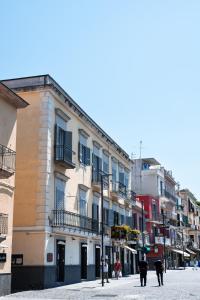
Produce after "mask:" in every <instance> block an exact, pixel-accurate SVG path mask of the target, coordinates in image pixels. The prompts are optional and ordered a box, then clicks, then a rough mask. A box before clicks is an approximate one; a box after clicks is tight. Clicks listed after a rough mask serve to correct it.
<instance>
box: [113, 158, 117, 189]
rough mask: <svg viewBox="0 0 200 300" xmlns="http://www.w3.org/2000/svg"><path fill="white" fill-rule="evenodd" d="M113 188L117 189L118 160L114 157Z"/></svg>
mask: <svg viewBox="0 0 200 300" xmlns="http://www.w3.org/2000/svg"><path fill="white" fill-rule="evenodd" d="M112 190H113V191H117V162H116V161H115V160H114V159H112Z"/></svg>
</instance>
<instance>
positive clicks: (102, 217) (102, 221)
mask: <svg viewBox="0 0 200 300" xmlns="http://www.w3.org/2000/svg"><path fill="white" fill-rule="evenodd" d="M100 175H101V284H102V286H104V272H103V267H104V264H103V263H104V242H103V234H104V213H103V184H104V178H105V177H108V178H109V176H111V175H112V174H100Z"/></svg>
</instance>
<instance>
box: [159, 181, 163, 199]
mask: <svg viewBox="0 0 200 300" xmlns="http://www.w3.org/2000/svg"><path fill="white" fill-rule="evenodd" d="M160 195H161V196H162V195H163V182H162V181H160Z"/></svg>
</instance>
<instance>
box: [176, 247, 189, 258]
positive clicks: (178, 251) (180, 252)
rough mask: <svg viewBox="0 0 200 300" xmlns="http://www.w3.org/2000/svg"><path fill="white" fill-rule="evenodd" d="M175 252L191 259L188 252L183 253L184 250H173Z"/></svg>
mask: <svg viewBox="0 0 200 300" xmlns="http://www.w3.org/2000/svg"><path fill="white" fill-rule="evenodd" d="M171 250H172V251H173V252H176V253H179V254H181V255H183V254H184V256H185V257H190V254H188V253H187V252H183V251H182V250H179V249H171Z"/></svg>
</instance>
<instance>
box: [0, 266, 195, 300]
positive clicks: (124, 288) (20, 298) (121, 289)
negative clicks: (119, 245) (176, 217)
mask: <svg viewBox="0 0 200 300" xmlns="http://www.w3.org/2000/svg"><path fill="white" fill-rule="evenodd" d="M24 299H29V300H31V299H41V300H44V299H46V300H48V299H65V300H95V299H96V300H102V299H104V300H111V299H113V300H119V299H120V300H138V299H140V300H146V299H153V300H156V299H168V300H175V299H176V300H179V299H183V300H188V299H194V300H196V299H199V300H200V269H198V270H193V269H191V268H188V269H186V270H170V271H167V273H166V274H165V275H164V286H162V287H159V286H158V283H157V278H156V275H155V272H153V271H149V272H148V279H147V286H146V287H140V284H139V275H132V276H130V277H125V278H120V279H119V280H116V279H111V280H110V283H106V284H105V286H104V287H101V282H100V280H96V281H87V282H81V283H78V284H73V285H67V286H62V287H58V288H53V289H47V290H41V291H27V292H21V293H16V294H13V295H10V296H6V297H0V300H24Z"/></svg>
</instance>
